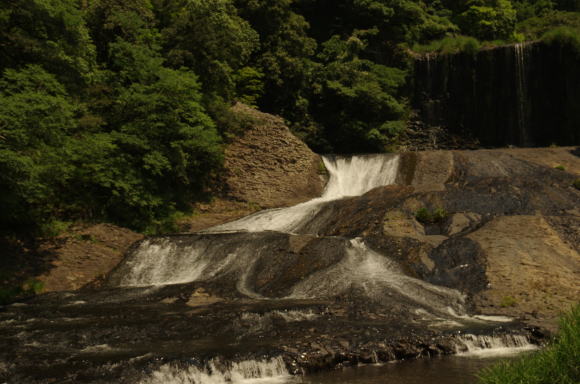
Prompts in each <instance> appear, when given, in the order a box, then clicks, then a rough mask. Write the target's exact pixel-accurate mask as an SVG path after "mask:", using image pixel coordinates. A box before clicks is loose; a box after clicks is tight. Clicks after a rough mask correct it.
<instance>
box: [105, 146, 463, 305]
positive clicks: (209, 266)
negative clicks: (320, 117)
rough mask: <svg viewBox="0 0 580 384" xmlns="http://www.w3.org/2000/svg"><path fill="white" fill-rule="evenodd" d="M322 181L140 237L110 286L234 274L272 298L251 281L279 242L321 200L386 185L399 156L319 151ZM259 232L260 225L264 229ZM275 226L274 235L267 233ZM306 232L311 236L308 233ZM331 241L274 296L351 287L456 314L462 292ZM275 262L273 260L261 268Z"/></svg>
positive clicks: (245, 289) (247, 291)
mask: <svg viewBox="0 0 580 384" xmlns="http://www.w3.org/2000/svg"><path fill="white" fill-rule="evenodd" d="M324 164H325V166H326V169H327V170H328V172H329V176H330V178H329V181H328V184H327V186H326V188H325V191H324V193H323V195H322V196H321V197H319V198H315V199H312V200H310V201H307V202H305V203H302V204H298V205H295V206H293V207H289V208H281V209H271V210H266V211H261V212H258V213H256V214H254V215H251V216H248V217H246V218H242V219H240V220H237V221H234V222H231V223H227V224H223V225H219V226H216V227H213V228H210V229H208V230H206V231H203V233H200V234H198V235H191V236H190V237H188V238H187V239H183V240H178V239H176V238H174V237H161V238H153V239H148V240H145V241H143V242H142V243H141V244H140V245H139V246H138V247H137V248H136V249H135V251H134V252H133V254H132V255H131V256H130V257H129V258H128V259H127V260H126V262H125V265H124V267H123V268H121V269H119V270H118V271H117V274H116V275H117V276H118V279H116V280H115V276H114V277H113V280H114V281H116V285H118V286H123V287H132V286H134V287H139V286H152V285H157V286H160V285H167V284H178V283H187V282H193V281H206V282H207V281H230V282H231V281H235V282H236V287H237V290H238V291H239V292H240V293H242V294H244V295H245V296H248V297H251V298H273V297H272V295H271V294H270V295H265V294H264V293H262V292H259V291H258V290H257V288H256V287H255V285H256V284H255V283H254V282H253V280H252V277H253V275H255V270H256V269H257V268H259V267H260V266H262V265H264V264H265V263H267V262H268V261H267V260H268V259H269V258H271V255H273V254H275V253H276V249H278V248H280V247H281V242H283V241H285V239H287V238H288V236H289V237H292V236H293V234H294V233H297V232H299V231H300V230H301V229H302V228H304V227H305V226H306V225H307V224H308V223H309V222H310V220H311V219H312V218H313V217H314V216H315V215H316V214H317V212H318V211H319V210H320V209H321V207H323V206H324V204H327V203H328V202H331V201H334V200H337V199H341V198H345V197H349V196H360V195H362V194H364V193H366V192H368V191H370V190H372V189H374V188H376V187H380V186H385V185H390V184H393V183H394V182H395V180H396V177H397V172H398V167H399V157H398V156H393V155H373V156H354V157H352V158H343V157H325V158H324ZM264 231H266V232H264ZM268 231H276V232H278V233H281V235H276V234H271V235H268V234H267V232H268ZM313 235H316V234H315V233H314V234H313ZM327 241H328V242H329V244H328V247H331V248H336V253H337V256H336V262H334V263H332V265H330V266H329V267H328V268H324V269H322V270H319V271H312V272H311V273H307V274H306V277H304V278H303V279H301V280H297V281H295V282H294V284H292V286H291V287H290V288H289V289H287V290H286V291H284V292H280V293H279V294H277V295H275V297H276V298H287V299H320V298H332V297H336V296H338V295H342V294H348V292H350V291H352V290H356V291H357V292H359V294H362V295H363V296H365V297H367V298H368V299H370V300H372V301H374V302H377V303H384V305H387V303H388V301H389V300H393V299H395V300H404V301H408V302H411V303H414V304H413V305H415V306H417V307H419V308H423V309H426V310H428V311H429V312H431V313H437V314H439V315H440V316H449V313H452V314H454V315H456V316H460V315H464V314H465V309H464V308H463V303H464V300H465V297H464V295H462V294H461V293H459V292H458V291H456V290H453V289H449V288H445V287H440V286H436V285H433V284H429V283H427V282H425V281H423V280H419V279H415V278H412V277H409V276H407V275H405V274H404V273H403V272H402V271H401V269H400V268H399V266H398V265H397V263H395V262H394V261H392V260H390V259H389V258H388V257H385V256H384V255H381V254H379V253H377V252H374V251H373V250H371V249H369V248H368V247H367V246H366V245H365V243H364V241H363V240H361V239H350V240H349V239H340V238H336V239H332V238H329V239H328V240H327ZM280 268H284V267H283V266H279V265H274V266H272V270H269V274H272V273H278V274H279V275H283V274H284V271H283V270H280Z"/></svg>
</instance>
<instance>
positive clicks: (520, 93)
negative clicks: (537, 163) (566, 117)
mask: <svg viewBox="0 0 580 384" xmlns="http://www.w3.org/2000/svg"><path fill="white" fill-rule="evenodd" d="M527 46H528V44H526V43H518V44H515V45H514V55H515V66H516V68H515V69H516V70H515V74H516V87H517V92H516V94H517V100H516V103H517V114H516V116H517V119H518V129H519V136H520V137H519V144H520V145H522V146H524V145H526V144H528V143H529V137H528V123H529V113H528V105H527V104H528V103H527V100H528V80H527V69H526V61H527V54H528V49H527Z"/></svg>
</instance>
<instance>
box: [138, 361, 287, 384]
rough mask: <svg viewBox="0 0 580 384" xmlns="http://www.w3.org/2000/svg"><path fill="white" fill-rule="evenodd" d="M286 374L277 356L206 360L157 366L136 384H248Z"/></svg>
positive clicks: (272, 380) (280, 379)
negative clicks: (199, 364) (184, 365)
mask: <svg viewBox="0 0 580 384" xmlns="http://www.w3.org/2000/svg"><path fill="white" fill-rule="evenodd" d="M290 377H291V376H290V374H289V373H288V370H287V369H286V364H285V363H284V360H282V358H281V357H278V358H274V359H271V360H261V361H256V360H246V361H241V362H235V363H228V364H222V363H221V362H220V361H219V360H212V361H210V362H209V363H208V364H207V366H206V367H204V368H198V367H195V366H190V367H187V368H182V367H176V366H173V365H170V364H166V365H163V366H161V367H160V368H159V369H158V370H157V371H155V372H153V373H152V374H151V375H150V377H148V378H147V379H145V380H142V381H141V382H140V384H194V383H195V384H226V383H227V384H251V383H260V382H267V383H282V382H285V381H288V379H289V378H290Z"/></svg>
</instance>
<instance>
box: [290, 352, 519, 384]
mask: <svg viewBox="0 0 580 384" xmlns="http://www.w3.org/2000/svg"><path fill="white" fill-rule="evenodd" d="M514 357H515V355H510V357H506V356H493V357H491V356H490V357H481V356H448V357H441V358H431V359H419V360H413V361H399V362H393V363H387V364H380V365H367V366H362V367H356V368H345V369H341V370H336V371H331V372H322V373H318V374H312V375H307V376H304V377H302V378H300V381H299V382H300V383H301V384H339V383H340V384H390V383H393V384H431V383H433V384H474V383H477V377H476V374H477V373H478V372H479V371H480V370H481V369H483V368H486V367H489V366H490V365H492V364H493V363H496V362H498V361H500V360H502V359H506V358H514Z"/></svg>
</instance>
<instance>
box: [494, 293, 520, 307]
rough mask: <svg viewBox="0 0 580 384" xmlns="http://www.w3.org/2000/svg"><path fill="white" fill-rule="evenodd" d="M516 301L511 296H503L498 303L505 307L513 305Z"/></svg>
mask: <svg viewBox="0 0 580 384" xmlns="http://www.w3.org/2000/svg"><path fill="white" fill-rule="evenodd" d="M517 303H518V301H517V300H516V299H515V298H514V297H513V296H504V298H502V299H501V303H499V305H500V307H502V308H507V307H514V306H515V305H516V304H517Z"/></svg>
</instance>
